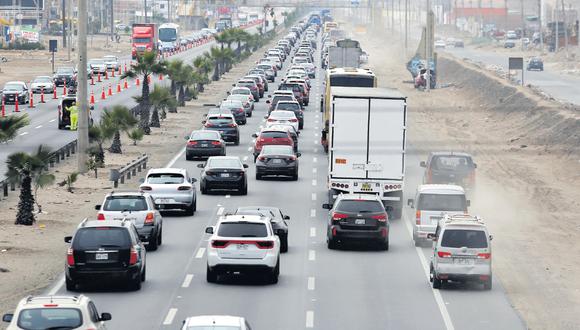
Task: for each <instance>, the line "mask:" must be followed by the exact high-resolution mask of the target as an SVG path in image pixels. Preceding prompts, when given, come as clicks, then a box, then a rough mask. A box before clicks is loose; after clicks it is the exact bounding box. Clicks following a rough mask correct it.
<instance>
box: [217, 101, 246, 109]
mask: <svg viewBox="0 0 580 330" xmlns="http://www.w3.org/2000/svg"><path fill="white" fill-rule="evenodd" d="M221 107H224V108H227V109H231V108H241V107H242V101H224V102H223V103H222V104H221V106H220V108H221Z"/></svg>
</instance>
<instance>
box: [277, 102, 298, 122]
mask: <svg viewBox="0 0 580 330" xmlns="http://www.w3.org/2000/svg"><path fill="white" fill-rule="evenodd" d="M279 110H285V111H292V112H294V115H295V116H296V118H298V129H303V128H304V111H303V110H302V107H301V106H300V103H298V101H279V102H278V103H277V104H276V108H275V109H274V111H279Z"/></svg>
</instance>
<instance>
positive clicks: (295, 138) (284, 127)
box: [269, 124, 300, 152]
mask: <svg viewBox="0 0 580 330" xmlns="http://www.w3.org/2000/svg"><path fill="white" fill-rule="evenodd" d="M269 129H272V130H284V131H287V132H288V134H290V137H291V138H292V141H294V152H298V136H299V135H300V131H297V130H296V128H295V127H294V126H292V125H290V124H280V125H272V126H270V127H269Z"/></svg>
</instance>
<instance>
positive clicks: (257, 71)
mask: <svg viewBox="0 0 580 330" xmlns="http://www.w3.org/2000/svg"><path fill="white" fill-rule="evenodd" d="M248 76H258V77H260V79H262V83H263V84H264V91H265V92H267V91H268V89H269V86H268V80H269V79H268V78H267V76H266V71H264V70H262V69H251V70H250V71H248Z"/></svg>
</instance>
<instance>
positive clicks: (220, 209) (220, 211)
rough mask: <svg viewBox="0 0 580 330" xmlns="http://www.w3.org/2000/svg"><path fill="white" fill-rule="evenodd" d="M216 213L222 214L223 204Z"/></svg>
mask: <svg viewBox="0 0 580 330" xmlns="http://www.w3.org/2000/svg"><path fill="white" fill-rule="evenodd" d="M216 214H217V215H222V214H224V208H223V206H222V207H220V208H219V209H218V210H217V213H216Z"/></svg>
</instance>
